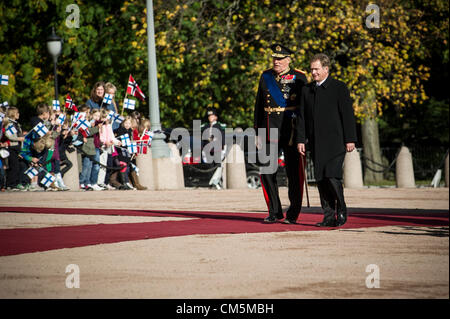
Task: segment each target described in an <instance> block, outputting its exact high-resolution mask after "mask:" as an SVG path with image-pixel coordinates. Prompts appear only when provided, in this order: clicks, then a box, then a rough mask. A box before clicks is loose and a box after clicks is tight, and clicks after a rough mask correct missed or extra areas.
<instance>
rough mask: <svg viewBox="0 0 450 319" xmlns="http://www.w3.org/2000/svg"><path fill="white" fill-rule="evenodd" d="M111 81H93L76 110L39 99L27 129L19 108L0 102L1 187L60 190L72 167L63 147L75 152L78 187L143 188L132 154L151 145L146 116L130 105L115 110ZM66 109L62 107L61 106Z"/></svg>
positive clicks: (139, 152)
mask: <svg viewBox="0 0 450 319" xmlns="http://www.w3.org/2000/svg"><path fill="white" fill-rule="evenodd" d="M115 91H116V88H115V86H114V85H112V84H111V83H106V84H104V83H103V82H98V83H96V84H95V86H94V88H93V90H92V92H91V96H90V99H89V100H88V101H87V103H86V104H83V105H81V106H80V107H78V108H77V109H76V110H74V109H72V110H68V109H67V110H66V109H65V108H63V110H64V111H63V110H61V108H59V107H56V108H55V107H53V106H49V105H47V104H39V105H38V106H37V107H36V116H34V117H32V118H31V120H30V127H31V128H32V129H31V130H29V131H28V132H26V131H24V130H23V129H22V125H20V124H19V122H20V113H19V109H18V108H16V107H13V106H11V107H7V108H5V107H3V106H2V107H0V187H1V191H6V190H8V191H39V190H42V191H43V190H46V191H65V190H69V187H67V186H66V185H65V183H64V180H63V177H64V175H65V174H66V173H67V172H68V171H69V170H70V169H77V167H73V166H74V163H72V162H71V161H70V160H69V158H68V156H67V153H72V152H77V159H78V161H79V163H81V165H78V167H79V168H78V173H79V187H80V189H81V190H86V191H101V190H111V189H120V190H131V189H134V190H136V189H137V190H145V189H147V188H146V187H144V186H142V185H141V184H140V182H139V178H138V168H137V166H136V157H137V156H139V154H145V153H147V148H148V147H150V145H151V138H152V133H151V132H150V120H149V119H146V118H145V117H142V116H141V115H140V113H139V112H137V111H133V112H132V113H131V114H130V115H125V116H121V115H119V114H118V108H117V104H116V102H115V101H114V98H113V100H112V103H108V104H105V105H103V103H102V99H103V97H102V95H104V94H105V92H106V93H108V92H109V94H112V96H113V97H114V94H115ZM65 111H67V112H65Z"/></svg>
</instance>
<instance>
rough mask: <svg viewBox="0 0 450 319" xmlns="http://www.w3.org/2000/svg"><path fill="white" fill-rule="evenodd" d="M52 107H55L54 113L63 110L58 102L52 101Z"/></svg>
mask: <svg viewBox="0 0 450 319" xmlns="http://www.w3.org/2000/svg"><path fill="white" fill-rule="evenodd" d="M52 106H53V111H59V110H61V107H60V105H59V101H58V100H53V101H52Z"/></svg>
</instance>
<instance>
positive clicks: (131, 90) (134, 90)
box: [127, 74, 145, 101]
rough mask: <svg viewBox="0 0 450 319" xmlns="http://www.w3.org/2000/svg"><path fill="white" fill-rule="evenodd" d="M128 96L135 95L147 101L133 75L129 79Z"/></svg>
mask: <svg viewBox="0 0 450 319" xmlns="http://www.w3.org/2000/svg"><path fill="white" fill-rule="evenodd" d="M127 94H130V95H133V96H135V97H137V98H138V99H140V100H142V101H145V95H144V93H142V91H141V89H140V88H139V86H138V84H137V83H136V81H135V80H134V79H133V77H132V76H131V74H130V77H129V78H128V86H127Z"/></svg>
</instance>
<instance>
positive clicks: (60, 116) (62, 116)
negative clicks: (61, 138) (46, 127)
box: [56, 113, 66, 125]
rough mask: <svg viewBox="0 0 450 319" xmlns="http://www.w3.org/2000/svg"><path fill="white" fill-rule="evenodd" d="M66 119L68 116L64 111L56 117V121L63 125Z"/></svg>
mask: <svg viewBox="0 0 450 319" xmlns="http://www.w3.org/2000/svg"><path fill="white" fill-rule="evenodd" d="M65 120H66V116H65V115H64V113H61V114H60V115H59V116H58V118H57V119H56V123H58V124H59V125H63V124H64V121H65Z"/></svg>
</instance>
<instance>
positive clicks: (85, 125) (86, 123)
mask: <svg viewBox="0 0 450 319" xmlns="http://www.w3.org/2000/svg"><path fill="white" fill-rule="evenodd" d="M75 127H76V128H78V129H82V130H87V129H88V128H89V127H91V124H90V123H89V121H88V120H86V119H84V118H80V119H79V120H78V121H77V122H76V123H75Z"/></svg>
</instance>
